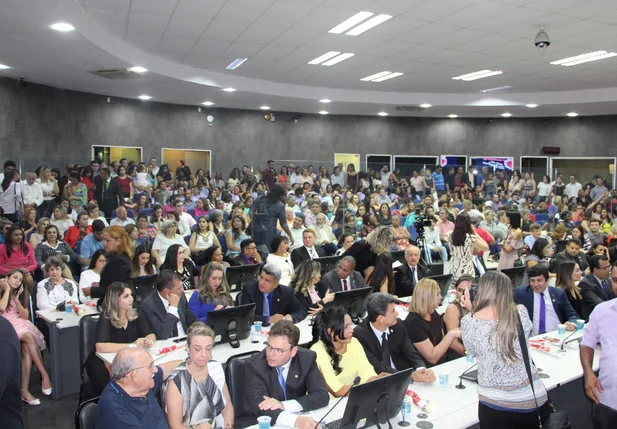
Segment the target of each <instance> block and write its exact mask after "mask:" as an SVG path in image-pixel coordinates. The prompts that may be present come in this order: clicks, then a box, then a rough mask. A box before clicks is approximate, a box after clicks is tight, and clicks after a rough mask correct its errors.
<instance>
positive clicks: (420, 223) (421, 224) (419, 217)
mask: <svg viewBox="0 0 617 429" xmlns="http://www.w3.org/2000/svg"><path fill="white" fill-rule="evenodd" d="M432 224H433V220H432V219H431V218H430V217H429V216H426V215H425V214H424V213H422V212H421V211H420V209H416V221H415V222H414V224H413V226H414V228H415V229H416V233H417V234H418V238H423V237H424V228H426V227H429V226H431V225H432Z"/></svg>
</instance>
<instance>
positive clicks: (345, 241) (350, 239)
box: [334, 232, 354, 256]
mask: <svg viewBox="0 0 617 429" xmlns="http://www.w3.org/2000/svg"><path fill="white" fill-rule="evenodd" d="M353 243H354V236H353V235H351V234H348V233H346V232H344V233H343V234H341V235H340V236H339V244H340V245H341V248H340V249H338V250H337V251H336V253H335V254H334V255H335V256H341V255H342V254H343V253H345V252H346V251H347V249H349V248H350V247H351V246H353Z"/></svg>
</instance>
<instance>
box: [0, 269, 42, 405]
mask: <svg viewBox="0 0 617 429" xmlns="http://www.w3.org/2000/svg"><path fill="white" fill-rule="evenodd" d="M26 274H27V273H26V271H25V270H23V269H15V270H11V271H9V272H8V274H7V276H6V277H5V278H3V279H0V314H1V315H2V316H3V317H4V318H5V319H7V320H8V321H9V322H11V324H12V325H13V327H14V328H15V332H17V337H18V338H19V342H20V343H21V355H22V359H21V365H22V367H21V399H22V401H24V402H25V403H26V404H28V405H40V404H41V401H40V400H38V399H36V398H35V397H34V396H32V394H31V393H30V391H29V390H28V385H29V384H30V372H31V371H32V363H33V362H34V365H35V366H36V368H37V369H38V370H39V373H40V374H41V378H42V379H43V382H42V383H41V390H42V391H43V394H44V395H48V396H49V395H51V380H50V379H49V374H47V371H45V367H44V366H43V357H42V356H41V350H44V349H45V339H44V338H43V334H41V332H40V331H39V330H38V329H37V328H36V327H35V326H34V324H33V323H32V322H31V321H30V320H29V319H28V316H29V313H28V298H27V297H28V292H27V291H25V289H26V288H25V286H24V277H25V276H26ZM24 292H25V293H24Z"/></svg>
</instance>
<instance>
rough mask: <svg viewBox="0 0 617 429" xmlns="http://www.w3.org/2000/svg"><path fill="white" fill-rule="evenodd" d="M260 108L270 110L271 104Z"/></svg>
mask: <svg viewBox="0 0 617 429" xmlns="http://www.w3.org/2000/svg"><path fill="white" fill-rule="evenodd" d="M260 109H261V110H270V106H261V107H260Z"/></svg>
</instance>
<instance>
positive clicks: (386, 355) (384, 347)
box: [381, 332, 392, 368]
mask: <svg viewBox="0 0 617 429" xmlns="http://www.w3.org/2000/svg"><path fill="white" fill-rule="evenodd" d="M381 351H382V353H381V363H383V364H384V365H385V366H386V367H387V368H390V367H391V366H392V359H391V357H390V347H389V346H388V338H386V333H385V332H384V333H383V334H381Z"/></svg>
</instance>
